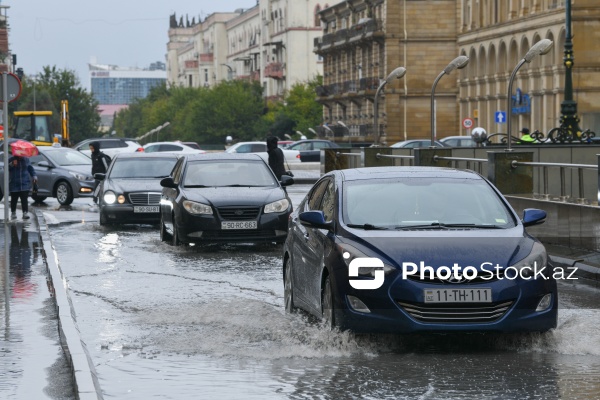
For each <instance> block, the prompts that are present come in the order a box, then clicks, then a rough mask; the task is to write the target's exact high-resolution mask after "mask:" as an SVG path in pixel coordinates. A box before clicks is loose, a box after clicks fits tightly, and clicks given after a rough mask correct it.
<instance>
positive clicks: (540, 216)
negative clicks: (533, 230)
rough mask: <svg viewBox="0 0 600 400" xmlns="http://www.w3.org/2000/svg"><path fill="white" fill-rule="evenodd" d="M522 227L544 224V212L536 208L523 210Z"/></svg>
mask: <svg viewBox="0 0 600 400" xmlns="http://www.w3.org/2000/svg"><path fill="white" fill-rule="evenodd" d="M521 222H522V223H523V226H533V225H539V224H543V223H544V222H546V211H544V210H539V209H537V208H526V209H524V210H523V219H522V220H521Z"/></svg>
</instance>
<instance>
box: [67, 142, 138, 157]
mask: <svg viewBox="0 0 600 400" xmlns="http://www.w3.org/2000/svg"><path fill="white" fill-rule="evenodd" d="M91 142H98V143H100V151H101V152H103V153H104V154H106V155H108V156H110V157H111V158H112V157H114V156H115V155H117V154H118V153H135V152H140V151H144V149H143V147H142V145H141V144H139V143H138V142H137V140H135V139H127V138H96V139H86V140H84V141H81V142H79V143H77V144H76V145H75V146H73V148H74V149H75V150H77V151H80V152H81V153H83V154H85V155H86V156H88V157H91V156H92V152H91V151H90V143H91Z"/></svg>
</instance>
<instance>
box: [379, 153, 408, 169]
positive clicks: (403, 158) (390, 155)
mask: <svg viewBox="0 0 600 400" xmlns="http://www.w3.org/2000/svg"><path fill="white" fill-rule="evenodd" d="M375 157H376V158H377V159H378V160H379V159H381V158H398V159H400V166H401V167H403V166H404V160H410V162H409V165H412V163H413V161H414V159H415V156H403V155H399V154H397V155H395V154H381V153H377V154H376V155H375Z"/></svg>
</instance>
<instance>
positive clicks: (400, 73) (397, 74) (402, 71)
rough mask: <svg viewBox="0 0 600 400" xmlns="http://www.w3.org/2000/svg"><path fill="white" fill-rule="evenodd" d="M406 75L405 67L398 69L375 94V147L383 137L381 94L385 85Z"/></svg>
mask: <svg viewBox="0 0 600 400" xmlns="http://www.w3.org/2000/svg"><path fill="white" fill-rule="evenodd" d="M405 74H406V68H404V67H398V68H396V69H395V70H393V71H392V72H391V73H390V74H389V75H388V76H387V78H385V79H384V80H383V82H381V84H380V85H379V87H378V88H377V91H376V92H375V100H374V101H373V125H374V126H373V128H375V141H374V143H373V145H374V146H379V139H380V136H381V135H380V133H379V121H378V120H379V93H380V92H381V91H382V90H383V88H384V87H385V85H387V84H388V83H390V82H391V81H393V80H394V79H400V78H402V77H403V76H404V75H405Z"/></svg>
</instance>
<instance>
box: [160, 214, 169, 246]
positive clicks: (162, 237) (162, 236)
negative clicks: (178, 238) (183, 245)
mask: <svg viewBox="0 0 600 400" xmlns="http://www.w3.org/2000/svg"><path fill="white" fill-rule="evenodd" d="M169 239H171V235H169V233H168V232H167V227H166V226H165V221H164V220H163V218H162V216H161V217H160V241H161V242H168V241H169Z"/></svg>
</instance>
